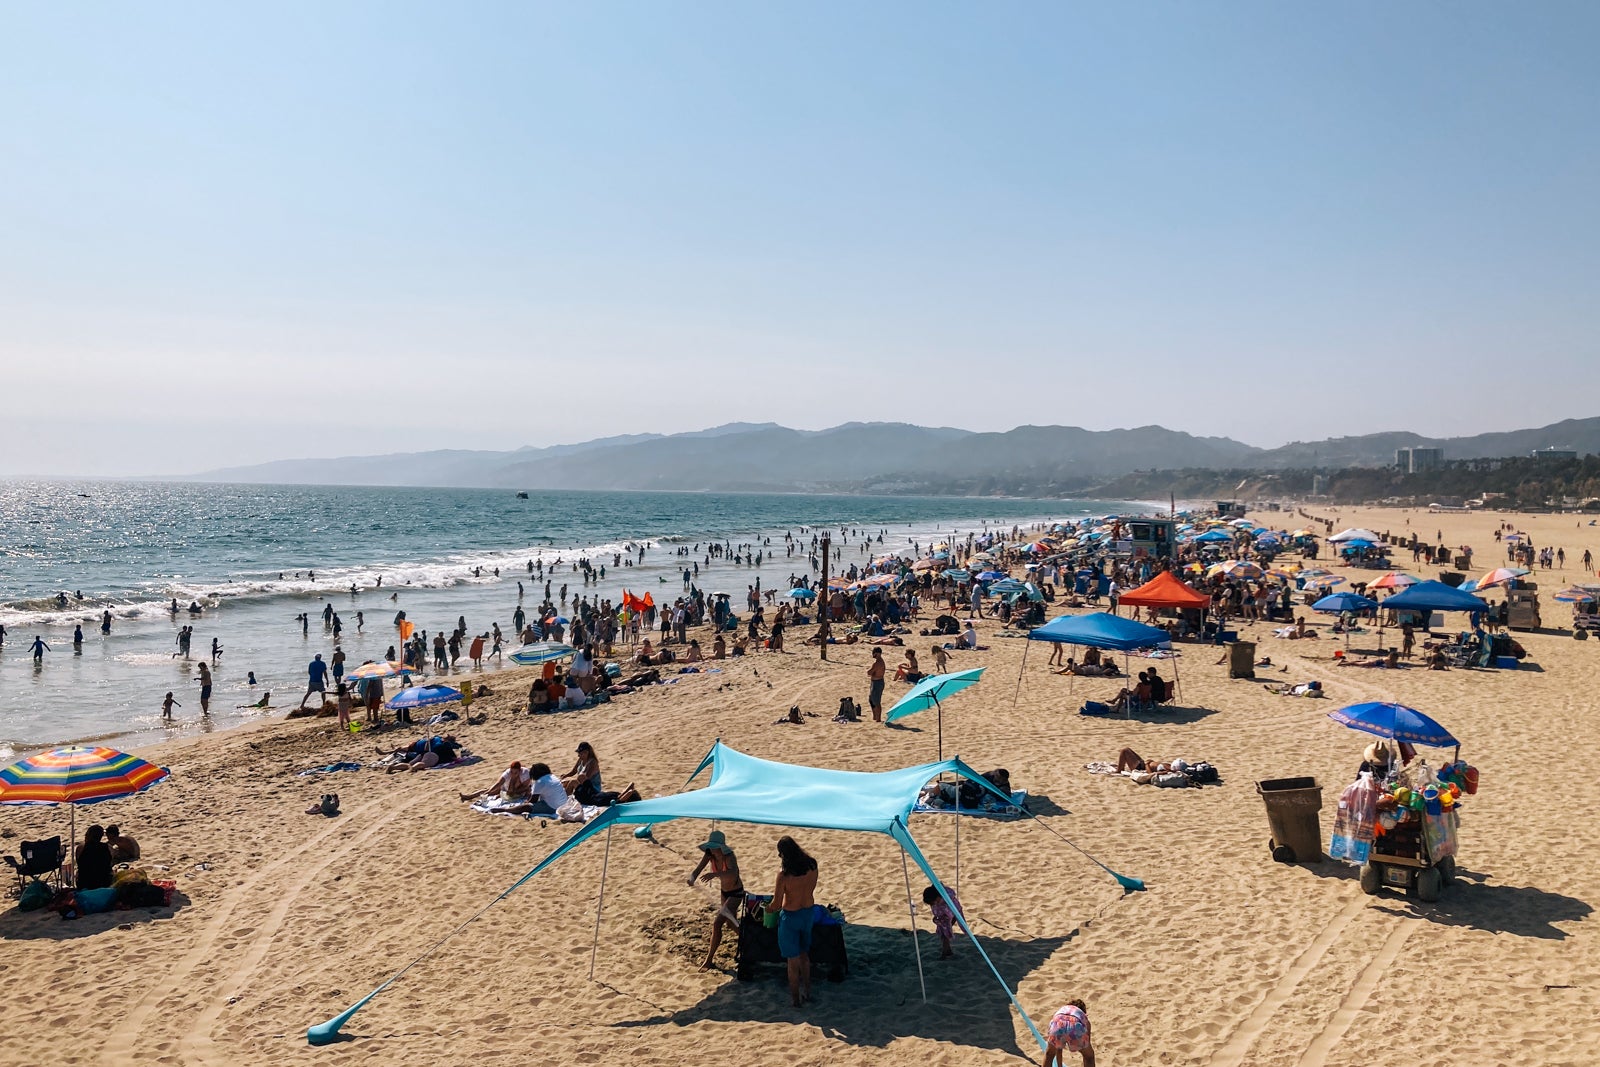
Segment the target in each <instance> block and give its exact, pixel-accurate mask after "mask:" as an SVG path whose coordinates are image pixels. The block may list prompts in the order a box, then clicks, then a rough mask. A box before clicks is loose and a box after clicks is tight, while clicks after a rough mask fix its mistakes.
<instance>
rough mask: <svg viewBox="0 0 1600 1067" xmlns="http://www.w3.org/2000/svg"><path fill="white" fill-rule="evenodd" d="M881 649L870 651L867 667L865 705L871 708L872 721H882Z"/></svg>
mask: <svg viewBox="0 0 1600 1067" xmlns="http://www.w3.org/2000/svg"><path fill="white" fill-rule="evenodd" d="M885 670H887V668H886V667H885V666H884V662H883V649H881V648H874V649H873V650H872V662H871V663H870V664H868V665H867V686H868V688H867V703H868V704H870V705H871V706H872V721H873V722H882V721H883V674H884V671H885Z"/></svg>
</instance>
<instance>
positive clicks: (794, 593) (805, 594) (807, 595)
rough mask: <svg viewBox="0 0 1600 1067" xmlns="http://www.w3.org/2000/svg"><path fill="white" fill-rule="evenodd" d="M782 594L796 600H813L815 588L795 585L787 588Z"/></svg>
mask: <svg viewBox="0 0 1600 1067" xmlns="http://www.w3.org/2000/svg"><path fill="white" fill-rule="evenodd" d="M784 596H790V597H793V598H794V599H796V600H815V599H817V591H816V590H815V589H801V588H798V587H797V588H794V589H791V590H789V591H788V592H787V593H785V594H784Z"/></svg>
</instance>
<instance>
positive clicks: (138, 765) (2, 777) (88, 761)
mask: <svg viewBox="0 0 1600 1067" xmlns="http://www.w3.org/2000/svg"><path fill="white" fill-rule="evenodd" d="M168 773H169V772H168V770H167V769H166V768H165V767H157V766H156V765H155V764H153V763H146V762H145V761H144V760H142V759H140V758H139V757H138V756H132V755H129V754H128V753H126V752H118V751H117V750H116V749H114V748H85V747H81V746H78V745H68V746H66V747H64V748H53V749H51V750H50V751H48V752H36V753H34V754H33V755H31V756H26V757H24V758H22V759H19V760H17V762H15V763H13V764H11V765H10V766H9V767H4V768H0V804H70V805H72V840H73V841H74V843H76V841H77V838H78V808H77V806H78V805H79V804H98V803H99V802H100V801H102V800H116V799H117V798H118V797H127V796H132V795H133V794H135V793H138V792H142V791H143V790H145V789H148V788H149V787H150V786H153V785H155V784H156V783H157V782H159V781H161V780H162V779H163V778H165V777H166V776H167V775H168Z"/></svg>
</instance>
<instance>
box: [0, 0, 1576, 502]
mask: <svg viewBox="0 0 1600 1067" xmlns="http://www.w3.org/2000/svg"><path fill="white" fill-rule="evenodd" d="M0 15H3V18H4V26H5V32H4V33H3V34H0V90H3V91H0V369H3V376H4V378H3V380H4V381H5V382H6V386H5V389H4V392H0V397H3V401H4V410H5V411H6V418H5V424H6V431H5V433H4V434H3V440H4V445H5V447H4V448H3V449H0V473H12V474H16V473H86V474H98V473H114V474H126V473H138V472H152V473H156V472H159V473H171V472H183V471H192V470H200V469H204V468H209V467H214V466H219V465H223V464H231V463H241V462H251V461H257V460H266V459H273V458H284V457H297V456H315V455H339V454H351V453H368V452H387V451H393V450H400V449H412V448H419V449H420V448H435V447H480V448H506V447H515V446H518V445H522V444H535V445H543V444H552V443H559V442H565V441H576V440H583V439H587V438H591V437H595V436H601V435H604V434H609V433H616V432H624V431H659V432H674V431H681V430H692V429H697V428H700V427H704V426H709V425H714V424H717V423H721V422H727V421H732V420H736V419H737V420H752V421H765V420H772V421H779V422H783V423H785V424H787V425H792V426H798V427H807V428H815V427H820V426H825V425H832V424H835V423H838V422H843V421H848V420H857V419H880V420H901V421H908V422H919V423H924V424H937V425H956V426H963V427H967V428H970V429H1005V428H1009V427H1011V426H1014V425H1017V424H1020V423H1066V424H1074V425H1082V426H1087V427H1090V428H1097V429H1098V428H1109V427H1113V426H1133V425H1143V424H1148V423H1160V424H1162V425H1166V426H1170V427H1173V428H1175V429H1182V430H1189V431H1192V432H1197V433H1206V434H1223V435H1227V436H1232V437H1236V438H1238V439H1240V440H1244V441H1248V442H1250V443H1252V444H1259V445H1274V444H1280V443H1282V442H1284V441H1287V440H1291V439H1310V438H1318V437H1323V436H1329V435H1338V434H1348V433H1362V432H1369V431H1375V430H1384V429H1413V430H1417V431H1419V432H1423V433H1428V434H1441V435H1443V434H1457V433H1473V432H1479V431H1482V430H1490V429H1510V428H1515V427H1519V426H1532V425H1541V424H1544V423H1547V422H1553V421H1556V420H1558V419H1561V418H1567V417H1582V416H1588V415H1597V414H1600V359H1597V358H1596V357H1597V354H1600V353H1597V351H1596V349H1597V342H1596V336H1597V334H1596V329H1595V327H1596V325H1597V309H1600V281H1597V279H1600V269H1597V268H1600V209H1597V206H1596V193H1595V191H1596V190H1597V189H1600V66H1597V65H1596V64H1595V63H1594V62H1593V61H1592V55H1591V54H1590V49H1591V46H1592V42H1593V41H1594V40H1595V39H1596V32H1597V30H1600V7H1597V6H1595V5H1593V4H1560V3H1542V4H1538V5H1516V6H1513V5H1503V4H1501V5H1490V4H1472V3H1467V4H1448V5H1447V4H1422V3H1416V4H1406V5H1379V4H1375V3H1356V4H1344V5H1318V6H1312V5H1290V4H1279V3H1271V4H1267V3H1263V4H1238V3H1232V4H1221V3H1217V4H1196V3H1185V4H1165V3H1144V4H1138V5H1097V6H1084V5H1076V4H1064V3H1052V4H1041V5H1032V4H1021V3H1017V4H1005V5H978V4H972V5H954V4H936V3H916V4H888V3H878V4H872V5H859V4H826V3H822V4H818V3H808V4H804V5H801V4H792V5H778V4H761V5H755V4H729V5H719V4H709V3H695V4H667V3H638V4H581V5H580V4H571V5H564V6H548V5H536V4H487V3H480V4H472V5H407V4H397V3H384V4H358V3H340V4H332V5H321V4H318V5H312V4H293V3H289V4H274V5H270V6H267V5H261V6H251V5H244V4H237V5H235V4H230V5H216V4H194V5H180V4H154V5H141V6H133V5H97V6H93V7H78V8H65V7H61V6H59V5H40V4H10V3H7V4H5V5H3V6H0Z"/></svg>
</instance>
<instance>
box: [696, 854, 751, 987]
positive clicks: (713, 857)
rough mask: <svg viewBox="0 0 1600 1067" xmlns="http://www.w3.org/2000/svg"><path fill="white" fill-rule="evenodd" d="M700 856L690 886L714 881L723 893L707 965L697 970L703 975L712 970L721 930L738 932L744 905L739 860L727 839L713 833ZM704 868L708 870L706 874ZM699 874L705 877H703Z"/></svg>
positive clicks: (720, 941)
mask: <svg viewBox="0 0 1600 1067" xmlns="http://www.w3.org/2000/svg"><path fill="white" fill-rule="evenodd" d="M700 853H701V855H700V862H699V863H698V864H696V865H695V869H694V871H693V873H691V874H690V875H689V884H690V885H694V883H695V881H696V880H699V881H702V882H709V881H711V880H713V879H715V880H716V881H717V882H718V883H719V885H718V888H719V889H720V890H721V893H722V899H721V900H720V902H719V903H718V904H717V916H716V918H714V919H712V920H711V948H710V949H709V950H707V952H706V961H705V962H704V963H702V964H701V965H700V969H701V970H702V971H705V970H710V969H711V961H712V960H713V959H714V958H715V957H716V955H717V946H718V945H720V944H722V928H723V927H724V926H732V927H734V928H736V929H737V928H738V925H739V909H740V907H741V906H742V905H743V904H744V881H743V880H742V879H741V878H740V877H739V860H738V858H737V857H735V856H734V854H733V849H731V848H729V847H728V839H727V837H725V836H724V835H723V833H722V831H721V830H713V831H711V833H710V834H708V835H707V836H706V840H705V843H704V844H702V845H701V846H700ZM707 867H709V868H711V869H710V870H709V871H706V868H707ZM702 871H706V873H705V874H704V875H702V874H701V872H702Z"/></svg>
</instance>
